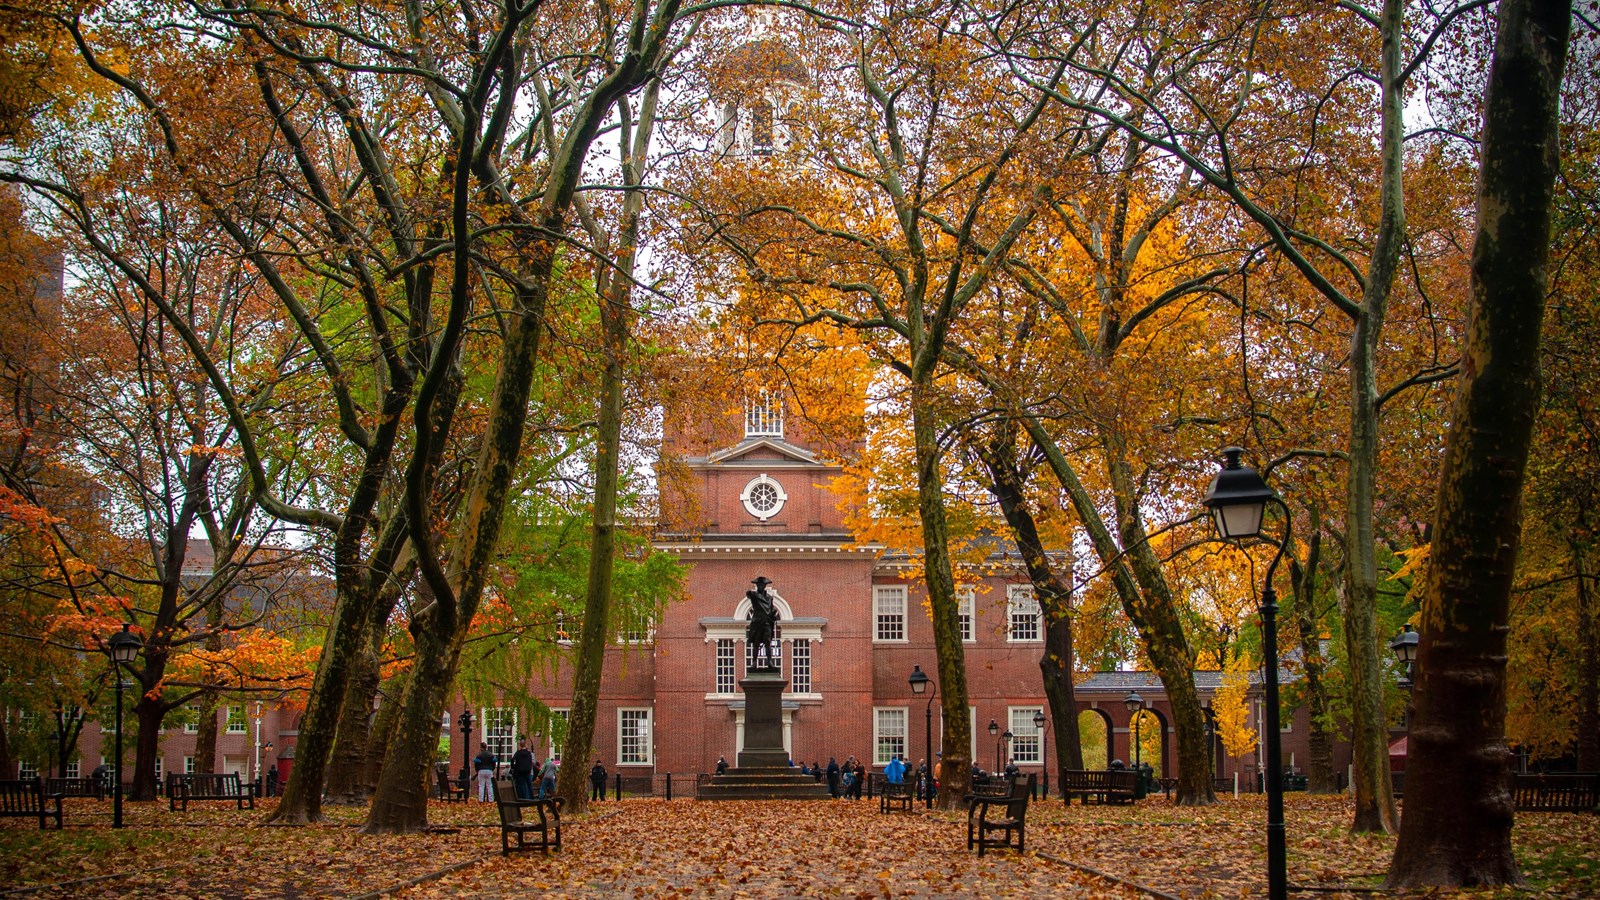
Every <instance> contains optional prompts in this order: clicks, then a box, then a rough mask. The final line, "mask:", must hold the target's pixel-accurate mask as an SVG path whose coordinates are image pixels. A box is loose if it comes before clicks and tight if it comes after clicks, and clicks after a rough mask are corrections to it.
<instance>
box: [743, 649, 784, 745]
mask: <svg viewBox="0 0 1600 900" xmlns="http://www.w3.org/2000/svg"><path fill="white" fill-rule="evenodd" d="M788 684H789V683H788V682H786V681H784V680H783V674H782V673H781V672H779V671H778V670H776V669H752V670H751V671H750V672H749V674H748V675H747V676H746V677H745V678H744V679H743V680H742V681H740V682H739V688H740V689H741V690H743V691H744V749H743V750H740V751H739V767H740V768H747V767H748V768H778V767H781V768H788V766H789V754H788V752H787V751H786V750H784V749H783V689H784V688H785V687H788Z"/></svg>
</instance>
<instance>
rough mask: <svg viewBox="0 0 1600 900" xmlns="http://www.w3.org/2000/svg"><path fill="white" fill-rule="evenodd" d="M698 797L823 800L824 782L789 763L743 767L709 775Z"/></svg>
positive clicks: (824, 795) (704, 798)
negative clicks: (787, 764) (802, 772)
mask: <svg viewBox="0 0 1600 900" xmlns="http://www.w3.org/2000/svg"><path fill="white" fill-rule="evenodd" d="M698 796H699V799H701V800H826V799H828V786H827V784H818V783H817V781H816V779H815V778H813V777H812V776H810V775H801V774H800V770H799V769H794V768H790V767H788V766H781V767H779V766H745V767H741V768H735V769H729V770H728V771H727V772H726V773H724V774H722V775H713V776H711V782H710V783H709V784H705V785H701V786H700V790H699V794H698Z"/></svg>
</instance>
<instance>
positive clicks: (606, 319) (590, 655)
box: [556, 290, 628, 814]
mask: <svg viewBox="0 0 1600 900" xmlns="http://www.w3.org/2000/svg"><path fill="white" fill-rule="evenodd" d="M621 293H622V297H621V302H620V303H619V302H618V301H617V298H615V297H612V296H609V295H607V294H602V299H601V310H600V319H601V323H602V327H603V328H604V330H605V338H604V345H605V351H604V352H605V370H604V372H603V374H602V376H601V388H600V428H599V435H598V438H599V439H598V440H597V441H596V442H595V453H594V476H595V486H594V505H593V519H594V524H593V533H592V535H591V537H590V541H589V585H588V591H587V593H586V594H585V596H584V602H583V631H582V633H581V634H580V635H579V638H578V653H577V659H576V661H575V662H576V666H575V668H576V671H575V672H574V674H573V682H572V705H571V712H570V713H569V714H568V715H569V718H568V723H567V726H568V727H567V739H566V743H565V744H564V745H563V751H562V758H563V760H564V761H565V762H567V763H568V764H567V765H563V766H562V767H561V769H560V773H559V775H558V777H557V785H556V793H557V794H559V795H560V796H561V797H562V798H564V799H565V800H566V808H567V809H568V810H570V811H572V812H573V813H574V814H576V813H581V812H583V811H585V810H587V809H588V808H589V770H588V769H587V768H585V766H584V764H585V763H587V762H588V761H589V760H590V759H591V756H590V753H591V751H592V750H593V746H594V726H595V720H596V718H597V716H598V715H599V704H600V677H601V674H602V673H603V671H604V668H605V660H606V644H607V642H608V641H609V639H610V630H611V629H610V626H611V607H612V603H611V580H612V578H611V576H612V570H613V567H614V563H615V557H616V545H617V477H618V466H619V465H620V462H621V454H622V387H623V371H622V360H623V354H625V353H626V352H627V341H628V313H627V312H626V311H625V310H624V309H622V308H621V303H626V301H627V291H626V290H623V291H622V292H621Z"/></svg>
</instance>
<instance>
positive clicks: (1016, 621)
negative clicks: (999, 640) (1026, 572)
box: [1006, 584, 1041, 642]
mask: <svg viewBox="0 0 1600 900" xmlns="http://www.w3.org/2000/svg"><path fill="white" fill-rule="evenodd" d="M1006 621H1007V623H1008V624H1009V626H1010V627H1009V628H1008V629H1007V630H1006V640H1008V641H1012V642H1020V641H1038V640H1040V639H1041V638H1040V637H1039V599H1038V598H1037V597H1035V596H1034V595H1033V585H1031V584H1013V585H1011V586H1010V587H1008V588H1006Z"/></svg>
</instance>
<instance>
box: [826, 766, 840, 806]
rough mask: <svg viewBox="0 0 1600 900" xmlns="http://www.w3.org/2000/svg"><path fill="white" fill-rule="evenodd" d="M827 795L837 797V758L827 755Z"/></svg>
mask: <svg viewBox="0 0 1600 900" xmlns="http://www.w3.org/2000/svg"><path fill="white" fill-rule="evenodd" d="M828 796H830V797H832V798H833V799H835V800H837V799H839V760H837V759H835V758H834V757H832V756H830V757H828Z"/></svg>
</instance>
